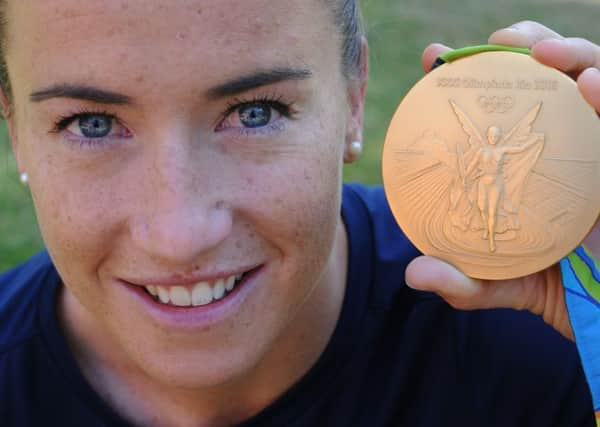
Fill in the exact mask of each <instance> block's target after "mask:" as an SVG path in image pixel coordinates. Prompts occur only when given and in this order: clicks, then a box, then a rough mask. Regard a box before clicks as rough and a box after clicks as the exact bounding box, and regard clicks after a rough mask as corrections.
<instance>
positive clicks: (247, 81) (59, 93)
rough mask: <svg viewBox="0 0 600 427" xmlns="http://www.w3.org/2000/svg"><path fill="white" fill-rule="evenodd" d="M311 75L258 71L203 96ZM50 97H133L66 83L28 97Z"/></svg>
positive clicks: (118, 100)
mask: <svg viewBox="0 0 600 427" xmlns="http://www.w3.org/2000/svg"><path fill="white" fill-rule="evenodd" d="M312 75H313V73H312V71H310V70H308V69H295V68H274V69H271V70H259V71H255V72H253V73H251V74H248V75H245V76H242V77H238V78H236V79H233V80H231V81H228V82H225V83H223V84H220V85H218V86H215V87H213V88H210V89H209V90H208V91H207V92H206V94H207V97H208V98H210V99H218V98H224V97H227V96H233V95H237V94H239V93H243V92H247V91H249V90H252V89H256V88H258V87H261V86H267V85H271V84H275V83H279V82H282V81H286V80H306V79H309V78H310V77H312ZM53 98H71V99H80V100H83V101H91V102H96V103H98V104H113V105H130V104H133V100H132V98H131V97H130V96H128V95H124V94H121V93H117V92H112V91H109V90H104V89H100V88H96V87H93V86H87V85H72V84H67V83H63V84H57V85H53V86H50V87H47V88H43V89H40V90H36V91H34V92H32V93H31V95H29V99H30V100H31V101H32V102H42V101H46V100H49V99H53Z"/></svg>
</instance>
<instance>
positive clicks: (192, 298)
mask: <svg viewBox="0 0 600 427" xmlns="http://www.w3.org/2000/svg"><path fill="white" fill-rule="evenodd" d="M242 277H243V275H242V274H239V275H237V276H230V277H228V278H226V279H219V280H217V281H216V282H215V283H214V284H213V285H212V286H211V284H210V283H209V282H200V283H198V284H196V286H194V287H193V288H192V289H191V291H190V288H188V287H184V286H172V287H163V286H154V285H150V286H146V287H145V288H146V290H147V291H148V293H149V294H150V295H153V296H155V297H158V300H159V301H160V302H161V303H163V304H172V305H175V306H178V307H189V306H191V305H193V306H201V305H207V304H210V303H211V302H213V301H218V300H221V299H223V298H224V297H225V293H226V292H231V291H232V290H233V289H234V288H235V287H236V286H237V284H238V283H239V281H240V280H241V279H242Z"/></svg>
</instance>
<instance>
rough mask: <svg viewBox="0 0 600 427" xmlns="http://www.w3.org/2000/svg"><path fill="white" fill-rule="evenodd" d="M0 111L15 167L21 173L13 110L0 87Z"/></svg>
mask: <svg viewBox="0 0 600 427" xmlns="http://www.w3.org/2000/svg"><path fill="white" fill-rule="evenodd" d="M0 109H1V113H2V117H3V118H4V121H5V122H6V130H7V132H8V139H9V141H10V144H11V146H12V150H13V153H14V155H15V159H16V160H17V166H18V167H19V170H20V171H21V172H23V168H22V167H21V163H20V161H19V150H18V144H17V132H16V129H17V124H16V118H15V114H14V110H13V104H12V102H11V101H10V99H9V97H8V95H7V94H6V92H5V89H4V88H2V87H0Z"/></svg>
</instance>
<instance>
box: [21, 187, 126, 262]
mask: <svg viewBox="0 0 600 427" xmlns="http://www.w3.org/2000/svg"><path fill="white" fill-rule="evenodd" d="M63 177H64V178H63ZM85 182H86V180H82V179H81V176H77V175H63V176H61V177H58V176H57V177H55V178H53V179H47V180H45V181H44V182H40V183H39V185H38V183H34V185H33V187H32V194H33V198H34V202H35V205H36V211H37V214H38V221H39V224H40V229H41V231H42V234H43V236H44V239H45V241H46V244H47V246H48V248H49V250H50V251H51V253H52V254H53V255H54V256H56V257H60V258H61V259H65V260H74V259H76V260H79V261H80V263H81V264H87V266H88V267H90V268H93V267H95V264H96V263H97V262H98V261H99V260H101V259H102V256H103V254H105V253H106V252H107V251H108V250H109V246H110V245H111V244H112V243H113V242H114V241H115V240H114V238H115V236H116V231H117V229H118V224H119V215H120V213H119V204H118V202H117V199H118V193H116V192H111V191H110V190H107V189H110V188H118V187H114V186H110V185H107V186H105V187H102V188H101V187H100V186H97V185H89V184H88V185H86V183H85ZM82 266H83V265H82Z"/></svg>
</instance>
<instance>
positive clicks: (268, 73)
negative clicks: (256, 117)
mask: <svg viewBox="0 0 600 427" xmlns="http://www.w3.org/2000/svg"><path fill="white" fill-rule="evenodd" d="M312 75H313V73H312V71H310V70H308V69H306V68H300V69H296V68H274V69H271V70H258V71H255V72H253V73H251V74H248V75H245V76H242V77H238V78H236V79H233V80H231V81H229V82H226V83H223V84H220V85H218V86H215V87H213V88H211V89H209V90H208V91H207V92H206V94H207V97H208V98H210V99H218V98H224V97H227V96H233V95H237V94H240V93H243V92H247V91H249V90H252V89H256V88H258V87H261V86H267V85H271V84H275V83H279V82H282V81H286V80H306V79H309V78H311V77H312Z"/></svg>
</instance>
